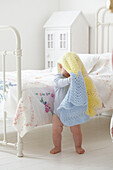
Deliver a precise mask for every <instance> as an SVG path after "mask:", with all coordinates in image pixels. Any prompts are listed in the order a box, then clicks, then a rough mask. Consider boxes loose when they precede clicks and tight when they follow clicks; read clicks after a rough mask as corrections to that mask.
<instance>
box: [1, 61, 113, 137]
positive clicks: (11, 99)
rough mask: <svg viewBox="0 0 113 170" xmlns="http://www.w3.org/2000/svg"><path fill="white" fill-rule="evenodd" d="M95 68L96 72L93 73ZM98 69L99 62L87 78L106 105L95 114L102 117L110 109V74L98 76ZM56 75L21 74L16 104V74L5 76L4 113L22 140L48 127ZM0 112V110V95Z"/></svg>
mask: <svg viewBox="0 0 113 170" xmlns="http://www.w3.org/2000/svg"><path fill="white" fill-rule="evenodd" d="M98 63H99V64H98ZM107 63H108V62H107ZM107 63H106V64H107ZM95 67H96V71H95V70H94V68H95ZM98 67H99V69H100V60H99V59H98V61H97V62H95V65H93V66H92V68H91V70H90V73H89V76H90V77H91V78H92V80H93V82H94V84H95V86H96V88H97V91H98V94H99V95H100V97H101V99H102V101H103V103H104V105H105V108H103V109H101V110H98V113H101V112H104V111H108V110H112V109H113V103H112V102H113V73H106V74H105V73H104V74H102V73H101V72H98ZM104 71H105V70H104ZM55 73H56V70H51V69H47V70H27V71H22V98H21V100H20V101H19V103H18V104H17V98H16V94H17V90H16V74H15V72H9V73H7V79H6V81H7V82H6V84H7V96H6V99H7V100H6V102H5V109H6V112H7V116H8V117H13V126H14V127H15V129H16V130H17V131H18V132H19V134H20V136H21V137H23V136H24V135H25V134H26V133H27V132H28V131H30V130H31V129H33V128H35V127H37V126H40V125H44V124H49V123H51V120H52V113H53V103H54V89H53V87H54V84H53V79H54V75H55ZM1 76H2V75H1V73H0V89H1V90H0V94H1V93H2V84H3V82H2V81H1ZM0 108H2V94H1V98H0Z"/></svg>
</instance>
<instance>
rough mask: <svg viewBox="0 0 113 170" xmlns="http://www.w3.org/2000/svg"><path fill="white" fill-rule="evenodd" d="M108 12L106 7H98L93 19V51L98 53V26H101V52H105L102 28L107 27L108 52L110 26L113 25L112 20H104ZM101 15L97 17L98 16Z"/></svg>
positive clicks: (108, 50) (108, 47)
mask: <svg viewBox="0 0 113 170" xmlns="http://www.w3.org/2000/svg"><path fill="white" fill-rule="evenodd" d="M108 13H110V12H109V10H108V9H107V8H106V7H102V8H100V9H99V10H98V11H97V13H96V19H95V21H96V22H95V53H99V27H101V47H100V50H101V53H103V52H105V49H104V43H105V31H104V28H105V27H107V51H106V52H110V46H109V44H110V43H109V37H110V26H113V22H108V23H106V22H105V17H106V14H108ZM100 14H101V17H100V19H99V16H100Z"/></svg>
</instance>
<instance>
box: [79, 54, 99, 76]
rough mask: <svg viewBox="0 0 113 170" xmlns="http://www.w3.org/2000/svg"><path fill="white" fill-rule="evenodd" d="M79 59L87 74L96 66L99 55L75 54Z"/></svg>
mask: <svg viewBox="0 0 113 170" xmlns="http://www.w3.org/2000/svg"><path fill="white" fill-rule="evenodd" d="M77 55H78V56H79V58H80V59H81V61H82V63H83V64H84V67H85V68H86V71H87V73H90V72H91V70H92V69H93V67H94V66H95V65H96V63H97V61H98V59H99V55H98V54H77Z"/></svg>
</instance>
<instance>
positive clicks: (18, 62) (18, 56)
mask: <svg viewBox="0 0 113 170" xmlns="http://www.w3.org/2000/svg"><path fill="white" fill-rule="evenodd" d="M11 29H12V30H13V31H14V32H15V35H16V50H15V56H16V59H17V60H16V68H17V91H18V94H17V95H18V102H19V100H20V98H21V97H22V91H21V56H22V50H21V39H20V35H19V32H18V31H17V30H16V29H15V28H14V27H11ZM17 156H18V157H23V142H22V138H21V137H20V135H19V133H17Z"/></svg>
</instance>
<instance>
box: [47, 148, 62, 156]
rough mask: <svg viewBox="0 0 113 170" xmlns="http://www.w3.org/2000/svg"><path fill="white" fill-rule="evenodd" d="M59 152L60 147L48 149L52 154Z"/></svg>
mask: <svg viewBox="0 0 113 170" xmlns="http://www.w3.org/2000/svg"><path fill="white" fill-rule="evenodd" d="M59 152H61V148H60V147H55V148H53V149H52V150H51V151H50V153H52V154H56V153H59Z"/></svg>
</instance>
